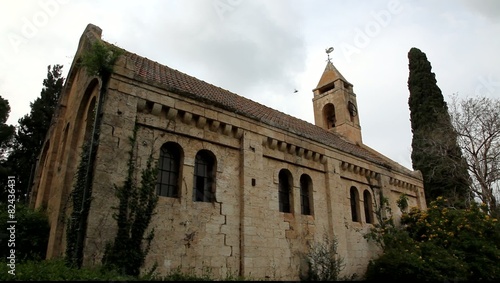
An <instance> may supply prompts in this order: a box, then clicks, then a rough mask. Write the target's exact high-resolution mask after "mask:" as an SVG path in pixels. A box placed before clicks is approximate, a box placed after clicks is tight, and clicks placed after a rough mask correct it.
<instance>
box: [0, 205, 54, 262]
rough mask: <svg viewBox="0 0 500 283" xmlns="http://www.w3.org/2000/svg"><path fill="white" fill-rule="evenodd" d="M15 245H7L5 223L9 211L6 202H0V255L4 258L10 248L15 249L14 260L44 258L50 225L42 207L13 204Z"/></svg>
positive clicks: (7, 224) (6, 224) (7, 236)
mask: <svg viewBox="0 0 500 283" xmlns="http://www.w3.org/2000/svg"><path fill="white" fill-rule="evenodd" d="M15 217H16V219H15V220H16V221H17V223H15V224H14V225H15V242H13V243H14V244H15V247H10V248H9V247H8V246H7V244H8V242H7V241H8V239H9V236H10V234H9V232H8V230H7V228H8V227H9V226H10V225H11V224H10V223H7V221H8V220H12V219H9V213H8V212H7V204H4V203H0V229H1V232H0V233H1V234H0V245H2V249H0V251H1V252H0V256H1V257H2V258H3V259H5V258H6V257H7V256H9V255H10V249H11V248H12V249H15V251H16V253H15V256H16V261H19V260H40V259H45V253H46V250H47V243H48V240H49V232H50V226H49V221H48V218H47V215H46V214H45V211H44V210H43V209H36V210H34V209H31V208H29V207H27V206H26V205H25V204H22V203H16V204H15Z"/></svg>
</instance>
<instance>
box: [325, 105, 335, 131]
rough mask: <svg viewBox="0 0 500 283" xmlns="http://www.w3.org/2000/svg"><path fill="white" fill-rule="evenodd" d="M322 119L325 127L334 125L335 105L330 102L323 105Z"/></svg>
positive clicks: (329, 127)
mask: <svg viewBox="0 0 500 283" xmlns="http://www.w3.org/2000/svg"><path fill="white" fill-rule="evenodd" d="M323 120H324V124H325V127H326V129H331V128H333V127H335V123H336V122H337V118H336V117H335V106H334V105H333V104H332V103H328V104H326V105H325V106H324V107H323Z"/></svg>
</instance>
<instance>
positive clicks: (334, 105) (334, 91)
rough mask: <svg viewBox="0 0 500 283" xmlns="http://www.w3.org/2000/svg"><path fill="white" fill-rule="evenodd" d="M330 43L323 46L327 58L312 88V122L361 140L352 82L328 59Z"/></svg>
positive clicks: (355, 140) (348, 138) (347, 137)
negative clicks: (316, 82)
mask: <svg viewBox="0 0 500 283" xmlns="http://www.w3.org/2000/svg"><path fill="white" fill-rule="evenodd" d="M332 51H333V47H330V48H329V49H327V50H326V53H327V54H328V60H327V63H326V67H325V70H324V71H323V75H322V76H321V79H320V80H319V83H318V86H317V87H316V88H315V89H313V93H314V97H313V99H312V101H313V107H314V123H315V124H316V126H319V127H321V128H323V129H326V130H329V131H333V132H335V133H338V134H340V135H342V136H343V137H345V138H346V139H347V140H349V141H352V142H353V143H360V144H361V143H362V139H361V126H360V123H359V115H358V104H357V102H356V94H354V92H353V90H352V84H351V83H349V82H348V81H347V80H346V79H345V78H344V76H342V74H341V73H340V72H339V71H338V70H337V68H335V66H334V65H333V64H332V61H331V60H330V53H331V52H332Z"/></svg>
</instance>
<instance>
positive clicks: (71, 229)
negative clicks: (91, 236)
mask: <svg viewBox="0 0 500 283" xmlns="http://www.w3.org/2000/svg"><path fill="white" fill-rule="evenodd" d="M89 157H90V143H89V142H86V143H84V145H83V147H82V152H81V154H80V158H81V159H80V163H79V164H78V168H77V171H76V180H75V185H74V186H73V191H72V192H71V200H72V203H73V210H72V212H71V216H70V217H69V218H68V222H67V227H66V255H65V260H66V263H67V264H68V265H69V266H72V267H80V266H81V264H82V260H83V254H82V249H80V248H79V247H78V233H79V229H80V226H81V225H80V222H81V221H84V219H85V220H86V218H87V217H86V216H87V215H88V210H89V208H90V200H91V199H90V195H91V194H88V196H89V197H86V200H85V202H83V199H84V193H83V192H84V190H85V185H86V184H85V182H86V175H87V166H88V164H89Z"/></svg>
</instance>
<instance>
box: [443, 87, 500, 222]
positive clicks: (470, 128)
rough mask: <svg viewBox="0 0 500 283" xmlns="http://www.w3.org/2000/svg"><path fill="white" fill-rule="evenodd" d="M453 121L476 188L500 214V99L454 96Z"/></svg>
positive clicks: (475, 191) (474, 190)
mask: <svg viewBox="0 0 500 283" xmlns="http://www.w3.org/2000/svg"><path fill="white" fill-rule="evenodd" d="M449 111H450V116H451V119H452V124H453V126H454V127H455V129H456V131H457V133H458V143H459V146H460V147H461V149H462V152H463V155H464V157H465V158H466V160H467V163H468V170H469V173H470V175H471V178H472V190H473V192H474V194H475V196H476V197H477V198H478V199H479V200H481V202H483V203H485V204H487V205H488V207H489V210H490V211H491V213H492V214H496V215H500V206H499V205H498V199H499V196H500V100H499V99H498V98H488V97H468V98H463V99H460V98H459V97H458V95H457V94H454V95H452V103H451V107H450V110H449Z"/></svg>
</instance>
